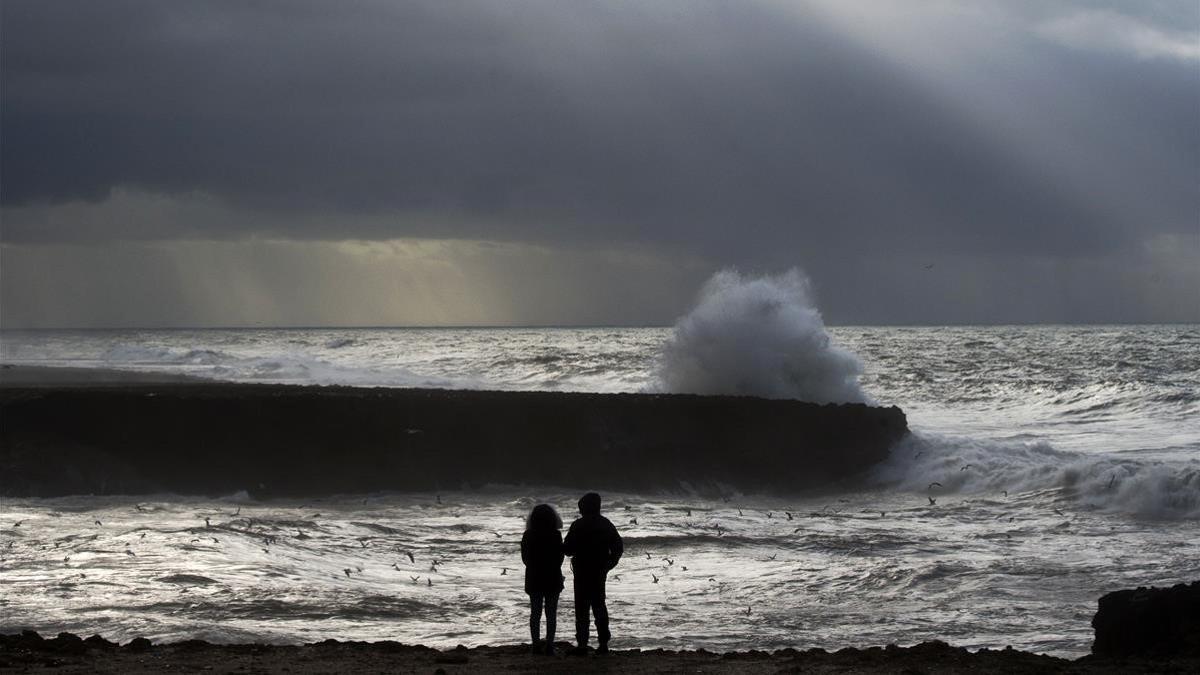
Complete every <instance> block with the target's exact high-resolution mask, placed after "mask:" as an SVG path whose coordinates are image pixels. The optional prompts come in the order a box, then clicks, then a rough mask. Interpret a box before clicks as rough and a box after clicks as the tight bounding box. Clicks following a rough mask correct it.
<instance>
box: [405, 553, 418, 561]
mask: <svg viewBox="0 0 1200 675" xmlns="http://www.w3.org/2000/svg"><path fill="white" fill-rule="evenodd" d="M404 555H406V556H408V562H410V563H414V564H415V563H416V562H417V559H416V558H414V557H413V554H412V551H405V552H404Z"/></svg>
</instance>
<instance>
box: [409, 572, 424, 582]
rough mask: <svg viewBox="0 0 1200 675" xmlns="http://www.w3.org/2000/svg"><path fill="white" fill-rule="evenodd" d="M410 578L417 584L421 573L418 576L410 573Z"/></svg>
mask: <svg viewBox="0 0 1200 675" xmlns="http://www.w3.org/2000/svg"><path fill="white" fill-rule="evenodd" d="M408 578H409V579H412V580H413V583H414V584H415V583H417V582H418V581H420V580H421V575H419V574H418V575H417V576H415V577H414V576H413V575H411V574H410V575H408Z"/></svg>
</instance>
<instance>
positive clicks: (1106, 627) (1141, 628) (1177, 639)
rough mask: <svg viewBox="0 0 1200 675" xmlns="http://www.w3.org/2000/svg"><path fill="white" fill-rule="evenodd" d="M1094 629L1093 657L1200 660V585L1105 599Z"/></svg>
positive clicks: (1146, 590) (1133, 591) (1140, 590)
mask: <svg viewBox="0 0 1200 675" xmlns="http://www.w3.org/2000/svg"><path fill="white" fill-rule="evenodd" d="M1092 628H1094V629H1095V630H1096V641H1095V642H1094V643H1093V644H1092V653H1093V654H1099V655H1102V656H1110V657H1130V656H1151V657H1153V656H1188V657H1191V658H1196V659H1200V581H1193V582H1192V583H1190V584H1176V585H1174V586H1172V587H1170V588H1153V587H1151V588H1145V587H1138V588H1136V589H1127V590H1122V591H1114V592H1112V593H1109V594H1107V595H1105V596H1103V597H1101V598H1100V602H1099V610H1098V611H1097V612H1096V615H1095V616H1094V617H1092Z"/></svg>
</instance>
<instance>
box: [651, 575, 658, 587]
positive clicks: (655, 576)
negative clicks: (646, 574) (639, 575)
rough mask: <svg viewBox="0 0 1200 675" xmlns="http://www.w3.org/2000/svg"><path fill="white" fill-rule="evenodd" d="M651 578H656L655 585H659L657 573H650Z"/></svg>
mask: <svg viewBox="0 0 1200 675" xmlns="http://www.w3.org/2000/svg"><path fill="white" fill-rule="evenodd" d="M650 576H652V577H654V583H656V584H657V583H658V575H656V574H655V573H653V572H651V573H650Z"/></svg>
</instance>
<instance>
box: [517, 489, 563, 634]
mask: <svg viewBox="0 0 1200 675" xmlns="http://www.w3.org/2000/svg"><path fill="white" fill-rule="evenodd" d="M561 529H562V518H559V517H558V512H557V511H555V510H554V507H553V506H550V505H549V504H538V505H537V506H535V507H533V510H532V511H530V512H529V518H528V519H527V520H526V521H525V534H524V535H523V536H522V537H521V562H523V563H525V592H526V593H528V594H529V636H530V640H531V642H530V647H529V649H530V651H532V652H534V653H537V652H538V651H539V650H538V636H539V634H540V633H541V630H540V628H539V626H538V624H539V623H540V622H541V618H542V607H543V606H544V607H545V609H546V649H545V651H546V653H547V654H553V653H554V629H555V628H556V627H557V625H558V596H559V595H560V594H561V593H562V589H563V575H562V564H563V539H562V534H560V533H559V530H561Z"/></svg>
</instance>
